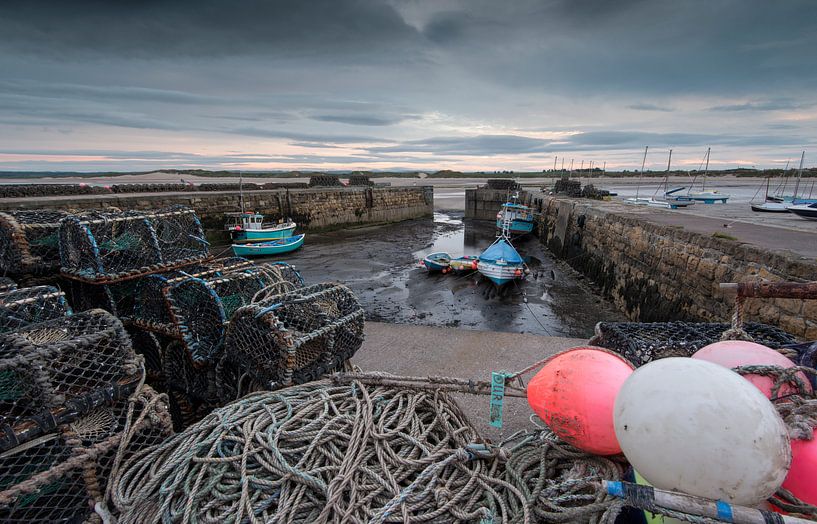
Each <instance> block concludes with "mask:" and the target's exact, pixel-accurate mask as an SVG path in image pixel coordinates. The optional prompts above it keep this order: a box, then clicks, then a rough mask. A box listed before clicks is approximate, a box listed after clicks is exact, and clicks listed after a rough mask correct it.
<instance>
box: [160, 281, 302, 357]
mask: <svg viewBox="0 0 817 524" xmlns="http://www.w3.org/2000/svg"><path fill="white" fill-rule="evenodd" d="M292 271H294V270H291V268H290V266H281V265H262V266H250V267H242V268H240V269H237V270H234V271H229V272H220V273H219V274H217V275H213V276H211V277H210V278H206V279H205V278H186V279H184V280H181V281H177V282H174V283H173V284H172V285H170V286H169V288H168V289H167V290H166V291H165V293H166V297H167V303H168V306H169V309H170V315H169V316H170V318H171V319H172V321H173V323H174V328H175V329H177V330H178V333H179V335H180V339H181V340H182V342H183V344H184V346H185V347H186V349H187V352H188V354H189V355H190V358H191V359H192V360H193V362H194V363H195V364H197V365H200V364H204V363H214V362H216V361H217V360H218V359H219V358H220V356H221V352H222V346H223V342H224V328H225V325H226V323H227V321H228V319H229V318H230V317H231V316H232V314H233V313H234V312H235V311H236V310H238V309H239V308H240V307H242V306H245V305H247V304H250V303H251V302H252V301H253V299H254V298H256V296H257V295H259V294H274V295H280V294H281V293H283V292H287V291H291V290H293V289H296V288H298V287H300V286H301V282H300V281H299V280H296V282H292V281H291V280H287V278H294V275H297V272H295V273H294V275H293V273H292ZM298 277H300V275H298Z"/></svg>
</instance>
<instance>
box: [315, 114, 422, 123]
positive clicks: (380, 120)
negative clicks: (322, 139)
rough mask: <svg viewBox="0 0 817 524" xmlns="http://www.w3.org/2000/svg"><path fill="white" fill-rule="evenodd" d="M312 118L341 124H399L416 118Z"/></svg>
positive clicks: (345, 116)
mask: <svg viewBox="0 0 817 524" xmlns="http://www.w3.org/2000/svg"><path fill="white" fill-rule="evenodd" d="M311 118H312V120H318V121H319V122H338V123H341V124H349V125H354V126H390V125H393V124H399V123H400V122H402V121H404V120H409V119H416V118H417V117H416V116H397V115H394V116H392V115H364V114H357V115H354V114H352V115H315V116H313V117H311Z"/></svg>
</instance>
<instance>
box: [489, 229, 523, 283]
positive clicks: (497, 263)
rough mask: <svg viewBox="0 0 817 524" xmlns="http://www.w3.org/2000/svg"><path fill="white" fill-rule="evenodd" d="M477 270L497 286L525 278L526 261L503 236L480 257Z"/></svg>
mask: <svg viewBox="0 0 817 524" xmlns="http://www.w3.org/2000/svg"><path fill="white" fill-rule="evenodd" d="M477 270H478V271H479V272H480V273H482V274H483V275H484V276H485V277H487V278H488V279H489V280H490V281H491V282H493V283H494V284H496V285H497V286H501V285H503V284H507V283H508V282H511V281H513V280H517V279H522V278H524V277H525V261H524V260H523V259H522V257H521V256H520V255H519V253H517V251H516V249H514V247H513V246H512V245H511V243H510V241H508V239H507V237H505V236H504V235H501V236H500V237H499V238H497V239H496V241H495V242H494V243H493V244H491V245H490V246H489V247H488V249H486V250H485V251H483V252H482V254H481V255H480V256H479V263H478V264H477Z"/></svg>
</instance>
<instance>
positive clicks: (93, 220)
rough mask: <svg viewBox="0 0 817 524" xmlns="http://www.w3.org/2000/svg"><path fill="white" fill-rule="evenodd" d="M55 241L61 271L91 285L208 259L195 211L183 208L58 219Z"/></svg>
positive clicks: (91, 214)
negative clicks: (58, 248) (57, 239)
mask: <svg viewBox="0 0 817 524" xmlns="http://www.w3.org/2000/svg"><path fill="white" fill-rule="evenodd" d="M59 245H60V258H61V261H62V273H63V275H65V276H67V277H69V278H73V279H77V280H81V281H85V282H91V283H113V282H116V281H122V280H126V279H130V278H136V277H139V276H143V275H145V274H149V273H157V272H160V271H168V270H171V269H174V268H177V267H182V266H185V265H189V264H193V263H196V262H199V261H202V260H204V259H207V258H208V257H209V251H208V248H209V243H208V242H207V240H205V238H204V230H203V229H202V226H201V223H200V222H199V219H198V217H197V216H196V213H195V212H194V211H193V210H192V209H188V208H185V207H182V206H178V207H174V208H171V209H169V210H166V211H158V212H153V213H142V212H124V213H113V212H95V213H90V214H87V215H84V216H70V217H67V218H65V219H63V221H62V223H61V227H60V232H59Z"/></svg>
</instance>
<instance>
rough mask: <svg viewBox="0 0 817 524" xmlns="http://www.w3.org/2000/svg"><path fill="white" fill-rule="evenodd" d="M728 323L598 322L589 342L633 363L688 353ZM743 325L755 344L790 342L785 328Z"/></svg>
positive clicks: (711, 339)
mask: <svg viewBox="0 0 817 524" xmlns="http://www.w3.org/2000/svg"><path fill="white" fill-rule="evenodd" d="M730 327H731V326H730V325H729V324H718V323H694V322H651V323H640V322H599V323H598V324H596V333H595V336H594V337H593V338H592V339H590V344H592V345H594V346H600V347H603V348H606V349H610V350H612V351H615V352H616V353H619V354H621V355H622V356H623V357H624V358H626V359H627V360H629V361H630V362H632V363H633V364H634V365H635V366H641V365H643V364H646V363H647V362H651V361H653V360H657V359H660V358H667V357H689V356H692V354H693V353H695V352H696V351H698V350H699V349H700V348H702V347H704V346H707V345H709V344H713V343H715V342H718V341H719V340H721V335H722V334H723V333H724V332H725V331H727V330H728V329H730ZM743 329H744V330H745V331H746V332H747V333H748V334H749V335H751V337H752V338H753V339H754V340H755V342H757V343H758V344H763V345H764V346H768V347H770V348H773V349H777V348H779V347H780V346H783V345H786V344H793V343H794V342H795V340H794V338H793V337H792V336H791V335H789V334H787V333H786V332H784V331H782V330H780V329H778V328H776V327H773V326H769V325H766V324H759V323H756V322H747V323H746V324H744V325H743Z"/></svg>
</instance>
